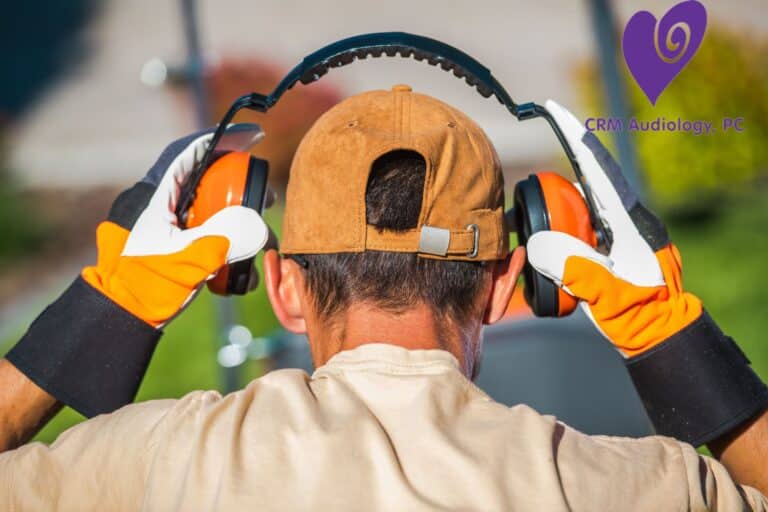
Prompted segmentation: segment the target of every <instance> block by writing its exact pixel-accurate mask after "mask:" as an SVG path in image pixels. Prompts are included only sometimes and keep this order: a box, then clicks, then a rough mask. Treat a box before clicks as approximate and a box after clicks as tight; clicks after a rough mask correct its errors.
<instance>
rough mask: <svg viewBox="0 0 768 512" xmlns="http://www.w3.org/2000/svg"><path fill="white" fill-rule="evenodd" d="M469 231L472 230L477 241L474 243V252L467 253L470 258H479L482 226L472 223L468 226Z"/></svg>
mask: <svg viewBox="0 0 768 512" xmlns="http://www.w3.org/2000/svg"><path fill="white" fill-rule="evenodd" d="M467 230H468V231H472V232H473V233H474V235H475V241H474V244H473V245H472V252H469V253H467V256H469V257H470V258H477V253H478V252H479V251H480V226H478V225H477V224H470V225H469V226H467Z"/></svg>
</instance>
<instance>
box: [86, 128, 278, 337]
mask: <svg viewBox="0 0 768 512" xmlns="http://www.w3.org/2000/svg"><path fill="white" fill-rule="evenodd" d="M232 128H235V129H236V128H237V126H235V127H232ZM212 135H213V130H207V131H205V132H202V133H197V134H193V135H190V136H187V137H184V138H182V139H179V140H177V141H175V142H173V143H171V144H170V145H169V146H168V147H167V148H166V149H165V151H163V153H162V154H161V155H160V158H159V159H158V160H157V162H156V163H155V165H154V166H152V168H151V169H150V170H149V172H148V173H147V175H146V176H145V177H144V178H143V179H142V180H141V181H140V182H139V183H137V184H136V185H135V186H134V187H132V188H130V189H128V190H126V191H125V192H123V193H122V194H121V195H120V196H119V197H118V198H117V200H116V201H115V203H114V204H113V206H112V210H111V212H110V215H109V220H107V221H105V222H102V223H101V224H100V225H99V227H98V229H97V231H96V233H97V235H96V238H97V245H98V250H99V256H98V262H97V264H96V265H95V266H92V267H87V268H85V269H84V270H83V273H82V276H83V279H85V281H87V282H88V283H89V284H90V285H91V286H93V287H94V288H96V289H97V290H99V291H100V292H101V293H103V294H104V295H106V296H107V297H109V298H110V299H112V300H113V301H114V302H116V303H117V304H119V305H120V306H122V307H123V308H124V309H126V310H127V311H129V312H130V313H132V314H133V315H135V316H137V317H138V318H140V319H142V320H144V321H145V322H147V323H148V324H150V325H153V326H155V327H161V326H163V325H165V323H166V322H167V321H168V320H169V319H171V318H172V317H173V316H174V315H176V314H177V313H178V312H179V311H180V310H181V309H182V308H183V307H184V306H185V305H186V304H188V303H189V301H190V300H191V299H192V298H193V297H194V295H195V294H196V293H197V291H198V290H199V289H200V286H201V285H202V283H204V282H205V281H206V280H207V279H209V278H211V277H213V275H214V274H215V273H216V271H217V270H218V269H219V268H221V267H222V266H223V265H225V264H227V263H233V262H236V261H240V260H244V259H246V258H252V257H253V256H255V255H256V253H257V252H258V251H259V250H261V249H262V247H264V244H265V243H266V242H267V237H268V229H267V227H266V225H265V224H264V222H263V221H262V219H261V217H260V216H259V214H258V213H257V212H256V211H254V210H252V209H250V208H246V207H244V206H231V207H229V208H225V209H223V210H221V211H220V212H218V213H217V214H215V215H214V216H212V217H211V218H210V219H208V220H207V221H206V222H205V223H203V224H202V225H201V226H198V227H195V228H190V229H185V230H182V229H180V228H179V227H178V226H177V222H176V215H175V209H176V202H177V199H178V196H179V192H180V186H181V184H182V183H183V182H184V181H185V180H186V178H187V176H188V175H189V173H190V172H192V170H194V168H195V167H196V165H197V164H198V163H199V160H200V158H201V157H202V155H203V153H204V152H205V149H206V147H207V145H208V143H209V142H210V140H211V137H212Z"/></svg>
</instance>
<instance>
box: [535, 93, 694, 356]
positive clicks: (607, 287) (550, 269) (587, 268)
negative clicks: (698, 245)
mask: <svg viewBox="0 0 768 512" xmlns="http://www.w3.org/2000/svg"><path fill="white" fill-rule="evenodd" d="M546 106H547V110H549V111H550V113H551V114H552V115H553V117H554V118H555V121H556V122H557V124H558V125H559V126H560V128H561V130H562V131H563V133H564V134H565V136H566V138H567V139H568V143H569V144H570V146H571V148H572V149H573V151H574V153H575V154H576V159H577V161H578V162H579V166H580V168H581V171H582V173H583V174H584V177H585V178H586V181H587V183H588V185H589V188H590V190H591V193H592V195H593V198H594V200H595V201H594V203H595V205H596V207H597V210H598V215H599V216H600V217H601V218H602V219H603V220H604V221H605V223H606V224H607V225H608V227H609V228H610V229H611V232H612V234H613V245H612V247H611V250H610V253H609V254H608V256H604V255H602V254H600V253H598V252H597V251H596V250H595V249H593V248H592V247H590V246H589V245H587V244H585V243H584V242H582V241H581V240H579V239H578V238H575V237H573V236H570V235H568V234H565V233H560V232H555V231H542V232H539V233H535V234H534V235H533V236H532V237H531V238H530V240H529V241H528V244H527V251H528V259H529V261H530V263H531V265H532V266H533V267H534V268H535V269H536V270H538V271H539V272H541V273H542V274H544V275H546V276H547V277H549V278H551V279H552V280H554V281H555V283H556V284H558V285H559V286H561V287H562V288H563V289H564V290H565V291H566V292H568V293H569V294H571V295H573V296H574V297H576V298H578V299H581V302H580V306H581V307H582V309H583V310H584V311H585V312H586V313H587V316H589V318H590V319H591V320H592V322H593V323H594V324H595V326H596V327H597V328H598V329H599V330H600V332H601V333H602V334H603V335H604V336H605V337H606V338H608V340H610V341H611V342H612V343H613V344H614V345H615V346H616V347H617V348H618V349H619V350H621V352H622V353H623V354H625V355H626V356H630V357H631V356H636V355H638V354H641V353H643V352H645V351H646V350H648V349H650V348H652V347H654V346H656V345H658V344H659V343H661V342H662V341H664V340H666V339H667V338H669V337H670V336H672V335H673V334H675V333H677V332H679V331H680V330H682V329H683V328H684V327H686V326H688V325H689V324H691V323H692V322H693V321H694V320H696V319H697V318H698V317H699V316H700V315H701V312H702V306H701V301H699V299H698V298H696V297H695V296H693V295H692V294H690V293H687V292H684V291H683V286H682V276H681V271H682V263H681V260H680V253H679V252H678V250H677V248H676V247H675V245H674V244H672V243H671V242H670V241H669V239H668V236H667V232H666V228H665V227H664V225H663V224H662V223H661V221H659V219H657V218H656V217H655V216H654V215H653V214H652V213H650V212H649V211H648V210H646V209H645V208H644V207H643V206H642V205H641V204H640V203H639V202H638V200H637V197H636V196H635V194H634V193H633V192H632V190H631V188H630V187H629V185H628V183H627V182H626V181H625V179H624V177H623V175H622V174H621V170H620V169H619V167H618V165H617V164H616V163H615V162H614V161H613V159H612V158H611V157H610V154H609V153H608V151H607V150H606V149H605V148H604V147H603V146H602V144H600V141H599V140H598V139H597V137H595V136H594V135H593V134H591V133H588V132H587V131H586V129H585V128H584V125H583V124H581V123H580V122H579V121H578V120H577V119H576V118H575V117H574V116H573V115H572V114H571V113H570V112H568V111H567V110H566V109H564V108H563V107H561V106H560V105H558V104H557V103H555V102H554V101H551V100H550V101H548V102H547V104H546ZM620 191H621V192H620ZM620 193H621V194H622V195H620Z"/></svg>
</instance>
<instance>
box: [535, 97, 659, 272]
mask: <svg viewBox="0 0 768 512" xmlns="http://www.w3.org/2000/svg"><path fill="white" fill-rule="evenodd" d="M546 107H547V110H548V111H549V112H550V113H551V114H552V116H553V118H554V119H555V122H556V123H557V124H558V126H559V127H560V129H561V130H562V131H563V134H564V135H565V138H566V139H567V141H568V144H569V145H570V146H571V149H572V150H573V152H574V154H575V155H576V160H577V161H578V162H579V167H580V168H581V171H582V173H583V175H584V178H585V179H586V181H587V184H588V186H589V189H590V193H591V196H592V198H593V199H594V203H595V206H596V208H597V210H598V211H597V214H598V215H599V216H600V217H601V218H602V219H604V221H605V222H606V223H607V224H608V226H609V227H610V229H611V231H612V233H613V245H612V246H611V253H610V255H611V259H612V260H613V261H614V271H615V272H616V273H617V274H618V275H620V276H621V277H622V278H624V279H626V280H627V281H630V282H632V283H634V284H636V285H638V286H656V285H658V284H659V283H661V282H663V278H662V274H661V269H660V268H659V265H658V261H657V260H656V256H655V254H654V251H653V249H652V248H651V246H650V245H649V244H648V243H647V242H646V238H645V237H643V236H642V234H641V233H640V231H639V229H638V227H637V226H636V225H635V222H634V220H633V219H632V218H631V217H630V215H629V213H628V211H627V207H631V206H634V205H635V204H637V202H638V201H637V197H636V195H635V193H634V191H633V190H632V189H631V187H630V186H629V184H628V183H627V181H626V179H625V178H624V176H623V175H622V174H621V169H620V168H619V165H618V164H617V163H616V162H615V160H613V158H612V157H611V155H610V153H609V152H608V150H607V149H605V147H604V146H603V145H602V144H601V143H600V141H599V140H598V139H597V137H595V136H594V134H592V133H589V132H587V130H586V128H585V127H584V125H583V124H582V123H581V122H580V121H579V120H578V119H576V117H575V116H574V115H573V114H571V113H570V112H569V111H568V110H567V109H565V108H564V107H562V106H561V105H559V104H558V103H556V102H555V101H553V100H548V101H547V102H546Z"/></svg>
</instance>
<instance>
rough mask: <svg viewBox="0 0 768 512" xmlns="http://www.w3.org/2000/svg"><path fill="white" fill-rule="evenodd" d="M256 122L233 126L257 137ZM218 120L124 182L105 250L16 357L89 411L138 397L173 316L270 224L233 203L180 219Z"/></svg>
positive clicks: (25, 369)
mask: <svg viewBox="0 0 768 512" xmlns="http://www.w3.org/2000/svg"><path fill="white" fill-rule="evenodd" d="M256 128H257V127H256V126H255V125H245V126H243V125H235V126H233V127H230V128H228V130H227V135H225V137H229V138H230V139H234V141H235V142H234V144H236V143H237V140H242V141H245V140H249V139H251V140H252V139H254V138H257V136H258V132H255V129H256ZM212 136H213V130H207V131H204V132H200V133H197V134H194V135H190V136H188V137H184V138H182V139H179V140H177V141H175V142H173V143H171V144H170V145H169V146H168V147H167V148H166V149H165V150H164V151H163V152H162V154H161V155H160V157H159V158H158V160H157V162H156V163H155V164H154V165H153V166H152V168H151V169H150V170H149V172H148V173H147V174H146V176H144V178H143V179H142V180H141V181H139V182H138V183H136V184H135V185H134V186H133V187H131V188H129V189H128V190H126V191H124V192H122V193H121V194H120V195H119V196H118V198H117V199H116V200H115V202H114V203H113V205H112V208H111V209H110V212H109V216H108V218H107V220H106V221H105V222H102V223H101V224H100V225H99V226H98V228H97V235H96V238H97V247H98V258H97V263H96V265H94V266H90V267H86V268H85V269H83V271H82V273H81V276H80V277H78V278H77V279H76V280H75V281H74V282H73V283H72V285H70V287H69V288H68V289H67V290H66V291H65V292H64V293H63V294H62V295H61V297H59V298H58V299H57V300H56V301H55V302H53V303H52V304H51V305H50V306H48V307H47V308H46V309H45V311H43V313H42V314H41V315H40V316H39V317H38V318H37V319H36V320H35V321H34V322H33V323H32V325H31V326H30V328H29V330H28V331H27V333H26V334H25V335H24V336H23V337H22V339H21V340H20V341H19V342H18V343H17V344H16V346H14V347H13V348H12V349H11V351H10V352H9V353H8V354H7V356H6V358H7V359H8V361H10V362H11V363H12V364H14V365H15V366H16V367H17V368H18V369H19V370H20V371H21V372H22V373H24V374H25V375H26V376H27V377H29V378H30V379H31V380H32V381H33V382H35V383H36V384H37V385H38V386H40V387H41V388H42V389H44V390H45V391H47V392H48V393H49V394H50V395H52V396H54V397H55V398H56V399H58V400H59V401H61V402H63V403H65V404H67V405H69V406H71V407H73V408H74V409H76V410H77V411H79V412H80V413H82V414H84V415H86V416H94V415H96V414H101V413H106V412H111V411H113V410H115V409H117V408H119V407H122V406H123V405H126V404H128V403H130V402H132V401H133V398H134V397H135V394H136V391H137V390H138V387H139V384H140V383H141V380H142V378H143V376H144V373H145V372H146V369H147V366H148V365H149V361H150V359H151V357H152V353H153V352H154V349H155V346H156V345H157V342H158V340H159V338H160V336H161V334H162V330H161V328H162V327H163V326H164V325H166V324H167V323H168V321H170V320H171V319H172V318H173V317H174V316H175V315H176V314H178V313H179V312H180V311H181V310H182V309H183V308H184V306H186V305H187V304H188V303H189V301H190V300H191V299H192V298H193V297H194V296H195V294H196V293H197V292H198V290H199V289H200V287H201V286H202V285H203V284H204V283H205V281H206V280H207V279H209V278H210V277H212V276H213V275H215V273H216V271H217V270H218V269H219V268H221V267H222V266H223V265H225V264H227V263H231V262H235V261H239V260H242V259H245V258H251V257H253V256H254V255H256V253H257V252H258V251H259V250H260V249H261V248H262V247H263V246H264V244H265V243H266V241H267V236H268V230H267V227H266V225H265V224H264V222H263V221H262V219H261V217H260V216H259V214H258V213H257V212H256V211H254V210H252V209H249V208H245V207H242V206H231V207H228V208H225V209H223V210H221V211H220V212H218V213H216V214H215V215H213V216H212V217H211V218H210V219H208V220H207V221H206V222H205V223H203V224H202V225H200V226H198V227H196V228H192V229H186V230H183V229H180V228H179V226H178V222H177V219H176V214H175V209H176V203H177V200H178V197H179V193H180V189H181V186H182V184H183V183H184V182H185V181H186V179H187V178H188V177H189V175H190V173H191V172H192V171H193V169H194V168H195V167H196V165H197V164H198V163H199V160H200V159H201V157H202V155H203V153H204V152H205V149H206V147H207V145H208V144H209V142H210V140H211V138H212Z"/></svg>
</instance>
